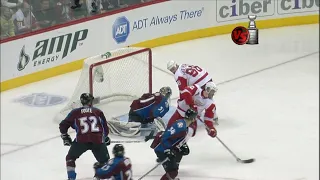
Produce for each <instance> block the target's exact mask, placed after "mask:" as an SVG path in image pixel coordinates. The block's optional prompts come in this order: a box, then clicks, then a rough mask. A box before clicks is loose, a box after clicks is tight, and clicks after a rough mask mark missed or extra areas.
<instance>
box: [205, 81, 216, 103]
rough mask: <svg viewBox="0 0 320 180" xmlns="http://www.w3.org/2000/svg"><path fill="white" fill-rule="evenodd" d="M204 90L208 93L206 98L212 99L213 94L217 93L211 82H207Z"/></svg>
mask: <svg viewBox="0 0 320 180" xmlns="http://www.w3.org/2000/svg"><path fill="white" fill-rule="evenodd" d="M204 90H205V91H206V92H207V93H208V98H210V99H212V98H213V96H214V95H215V93H216V92H217V91H218V88H217V86H216V85H215V84H214V83H213V82H208V83H207V84H206V86H205V89H204Z"/></svg>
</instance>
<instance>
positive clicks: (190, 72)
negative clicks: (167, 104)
mask: <svg viewBox="0 0 320 180" xmlns="http://www.w3.org/2000/svg"><path fill="white" fill-rule="evenodd" d="M167 69H168V70H169V71H170V72H172V73H173V74H174V79H175V81H176V82H177V84H178V89H179V91H180V98H181V94H182V93H181V92H182V91H183V90H184V89H185V88H186V87H188V86H192V85H195V84H196V85H198V86H200V88H201V89H204V88H205V85H206V84H207V83H208V82H211V83H212V84H213V85H214V86H215V92H217V90H218V88H217V86H216V85H215V84H214V82H213V81H212V79H211V76H210V75H209V73H208V72H207V71H206V70H204V69H203V68H201V67H199V66H195V65H189V64H180V65H179V64H177V63H176V62H175V61H169V62H168V64H167ZM214 122H215V123H216V124H217V125H218V116H217V114H216V116H215V117H214Z"/></svg>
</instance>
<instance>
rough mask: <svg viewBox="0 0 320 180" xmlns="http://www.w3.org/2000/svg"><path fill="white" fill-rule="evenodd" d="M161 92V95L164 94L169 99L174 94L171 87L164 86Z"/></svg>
mask: <svg viewBox="0 0 320 180" xmlns="http://www.w3.org/2000/svg"><path fill="white" fill-rule="evenodd" d="M159 92H160V94H161V95H163V96H164V97H166V98H167V99H169V98H170V96H171V95H172V90H171V88H170V87H162V88H161V89H160V91H159Z"/></svg>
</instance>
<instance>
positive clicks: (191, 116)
mask: <svg viewBox="0 0 320 180" xmlns="http://www.w3.org/2000/svg"><path fill="white" fill-rule="evenodd" d="M197 115H198V112H197V111H196V110H194V109H188V110H187V111H186V113H185V116H184V117H185V118H186V119H188V120H194V119H195V118H196V117H197Z"/></svg>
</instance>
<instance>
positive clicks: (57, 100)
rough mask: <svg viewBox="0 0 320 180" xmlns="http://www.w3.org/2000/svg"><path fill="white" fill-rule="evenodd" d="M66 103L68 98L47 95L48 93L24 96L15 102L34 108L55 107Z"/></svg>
mask: <svg viewBox="0 0 320 180" xmlns="http://www.w3.org/2000/svg"><path fill="white" fill-rule="evenodd" d="M65 101H67V98H66V97H63V96H58V95H52V94H47V93H33V94H30V95H26V96H22V97H20V98H18V99H15V100H14V102H18V103H22V104H24V105H26V106H33V107H48V106H54V105H58V104H62V103H64V102H65Z"/></svg>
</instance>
